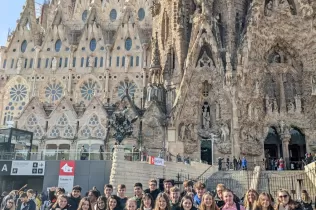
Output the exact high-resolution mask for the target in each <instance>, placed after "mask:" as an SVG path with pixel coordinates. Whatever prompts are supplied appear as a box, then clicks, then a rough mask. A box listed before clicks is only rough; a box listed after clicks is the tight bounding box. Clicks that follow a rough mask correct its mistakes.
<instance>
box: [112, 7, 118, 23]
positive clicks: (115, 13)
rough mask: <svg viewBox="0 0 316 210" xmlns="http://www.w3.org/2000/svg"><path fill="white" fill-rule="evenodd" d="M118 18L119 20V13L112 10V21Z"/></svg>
mask: <svg viewBox="0 0 316 210" xmlns="http://www.w3.org/2000/svg"><path fill="white" fill-rule="evenodd" d="M116 18H117V12H116V10H115V9H112V10H111V12H110V19H111V21H115V20H116Z"/></svg>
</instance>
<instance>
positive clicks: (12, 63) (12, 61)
mask: <svg viewBox="0 0 316 210" xmlns="http://www.w3.org/2000/svg"><path fill="white" fill-rule="evenodd" d="M13 66H14V59H12V60H11V69H13Z"/></svg>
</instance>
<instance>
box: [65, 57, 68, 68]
mask: <svg viewBox="0 0 316 210" xmlns="http://www.w3.org/2000/svg"><path fill="white" fill-rule="evenodd" d="M64 67H65V68H67V67H68V58H65V65H64Z"/></svg>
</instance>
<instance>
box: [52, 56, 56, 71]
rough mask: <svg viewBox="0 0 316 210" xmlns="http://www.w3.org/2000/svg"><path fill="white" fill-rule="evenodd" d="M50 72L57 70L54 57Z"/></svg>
mask: <svg viewBox="0 0 316 210" xmlns="http://www.w3.org/2000/svg"><path fill="white" fill-rule="evenodd" d="M52 70H53V72H55V71H56V70H57V58H56V57H54V58H53V60H52Z"/></svg>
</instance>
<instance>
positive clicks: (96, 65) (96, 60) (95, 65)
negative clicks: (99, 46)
mask: <svg viewBox="0 0 316 210" xmlns="http://www.w3.org/2000/svg"><path fill="white" fill-rule="evenodd" d="M94 67H95V68H97V67H98V57H95V58H94Z"/></svg>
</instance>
